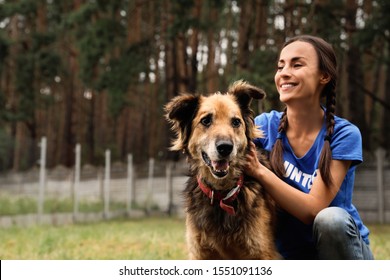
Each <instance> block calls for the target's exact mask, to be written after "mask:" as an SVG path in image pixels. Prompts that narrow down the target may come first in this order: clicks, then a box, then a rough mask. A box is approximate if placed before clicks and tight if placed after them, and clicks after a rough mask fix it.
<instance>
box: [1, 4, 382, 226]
mask: <svg viewBox="0 0 390 280" xmlns="http://www.w3.org/2000/svg"><path fill="white" fill-rule="evenodd" d="M389 10H390V1H387V0H343V1H335V0H274V1H272V0H242V1H232V0H226V1H222V0H177V1H170V0H161V1H157V0H155V1H153V0H116V1H106V0H69V1H59V0H0V191H1V193H3V195H2V196H1V197H2V198H1V197H0V198H1V199H4V201H3V202H2V203H0V205H1V204H2V205H5V204H7V203H10V202H9V201H10V198H9V196H10V194H12V195H16V194H17V195H19V197H20V196H23V197H24V196H25V195H26V193H27V194H28V195H30V197H33V201H34V202H31V203H33V204H34V206H33V209H35V208H36V207H37V206H36V204H35V203H36V200H37V199H36V197H39V198H40V199H43V200H45V199H46V200H47V198H48V197H57V198H58V197H61V199H62V198H64V197H63V196H61V195H60V194H62V189H66V193H67V194H66V196H65V198H64V199H68V200H69V205H70V206H69V207H68V208H67V207H65V206H64V208H63V207H62V206H59V205H58V204H56V203H54V204H55V206H48V205H47V204H44V206H41V207H43V208H44V209H45V207H46V208H48V209H51V210H47V211H49V212H53V211H64V212H69V211H75V212H78V211H79V209H78V206H71V205H72V204H71V203H74V201H75V200H76V201H79V200H80V201H81V200H83V197H82V196H81V197H80V195H81V194H80V191H77V187H79V186H80V182H83V181H87V180H96V182H94V183H92V184H91V185H93V187H91V188H88V187H85V186H84V187H81V189H83V190H84V192H88V191H86V190H89V193H90V194H92V193H93V194H94V195H93V197H95V196H96V197H97V198H99V199H101V200H102V201H103V202H104V201H106V200H107V199H108V201H113V200H114V197H119V198H122V200H123V198H124V197H126V198H128V199H130V200H132V201H133V202H130V204H131V205H132V204H135V200H136V198H137V197H142V198H140V199H141V201H148V203H149V204H147V205H148V206H147V208H148V209H149V210H150V209H151V208H153V205H154V203H153V201H152V200H153V199H152V200H151V199H150V197H151V195H152V194H155V195H156V194H157V190H156V188H158V187H160V188H161V193H163V194H164V195H165V197H166V199H167V202H166V203H165V202H164V204H163V205H160V206H159V205H155V206H156V207H157V208H158V207H160V208H161V207H162V208H163V209H170V210H169V211H171V210H172V207H173V206H172V205H175V204H180V202H179V201H180V199H179V198H177V200H176V202H174V201H175V198H174V197H173V198H172V193H175V194H176V193H177V192H178V191H177V190H180V189H181V188H182V187H183V180H182V179H181V177H180V179H177V182H178V183H177V187H175V184H174V183H172V181H173V182H175V179H172V176H173V177H175V176H176V175H177V176H184V175H185V172H186V171H185V170H186V168H185V160H184V159H183V157H182V156H181V155H180V154H178V153H172V152H168V147H169V143H170V139H171V137H172V134H171V132H170V131H169V127H168V124H167V123H166V121H165V119H164V117H163V115H164V112H163V106H164V104H166V103H167V102H168V100H170V99H171V98H172V97H174V96H175V95H177V94H179V93H181V92H198V93H211V92H216V91H221V92H224V91H226V90H227V88H228V85H229V84H230V83H232V82H233V81H235V80H237V79H245V80H247V81H248V82H250V83H252V84H254V85H256V86H258V87H261V88H263V89H265V91H266V92H267V99H266V100H265V101H264V102H262V103H261V104H256V103H254V104H253V106H254V108H253V109H254V110H255V112H256V114H257V113H260V112H263V111H269V110H271V109H280V108H281V104H280V103H279V101H278V94H277V92H276V89H275V86H274V81H273V77H274V73H275V70H276V61H277V56H278V51H279V49H280V47H281V45H282V44H283V43H284V42H285V40H286V39H287V38H290V37H292V36H294V35H298V34H312V35H317V36H320V37H323V38H324V39H325V40H327V41H329V42H330V43H332V45H333V47H334V49H335V51H336V53H337V56H338V61H339V69H338V71H339V83H338V88H337V110H336V113H337V115H339V116H341V117H344V118H347V119H348V120H350V121H351V122H353V123H354V124H355V125H357V126H358V127H359V129H360V131H361V133H362V136H363V146H364V151H365V161H366V163H365V164H364V165H363V166H362V167H361V171H360V173H359V172H358V175H357V176H359V177H358V179H359V180H357V194H356V200H357V202H356V203H357V204H361V208H363V210H364V209H367V213H368V214H367V215H366V216H367V217H370V219H372V220H379V221H382V222H383V221H388V220H390V205H389V204H390V175H389V176H387V173H386V170H387V169H386V168H387V167H388V161H387V151H389V149H390V121H389V120H390V68H389V65H390V63H389V62H390V17H389V16H388V14H386V13H388V11H389ZM43 142H44V145H42V143H43ZM78 145H79V146H78ZM76 146H78V147H79V149H78V152H76V150H77V149H76ZM129 158H131V160H129ZM168 163H169V164H168ZM78 165H79V167H77V166H78ZM115 170H117V171H116V173H114V172H115ZM115 174H116V175H115ZM119 174H123V175H119ZM159 174H160V175H159ZM167 174H168V175H167ZM172 174H173V175H172ZM158 176H160V177H163V178H165V179H164V180H163V181H161V182H160V183H158V184H157V183H156V182H157V181H158V180H156V179H153V180H152V179H151V178H156V177H158ZM115 178H125V180H122V183H118V187H117V190H116V191H117V192H119V194H118V195H116V196H115V195H113V194H112V195H110V196H109V197H108V198H107V197H106V196H105V194H106V195H107V194H109V193H110V192H112V191H113V189H115V187H113V183H110V182H112V180H113V179H115ZM141 178H145V180H146V181H142V182H143V183H142V182H140V181H137V180H138V179H141ZM167 178H168V179H167ZM387 178H389V179H387ZM105 180H106V181H105ZM107 180H108V181H107ZM131 182H134V183H131ZM387 182H389V183H387ZM110 186H111V190H110V189H109V188H110ZM136 186H139V189H140V190H145V189H146V190H147V192H146V194H144V195H143V196H137V189H136ZM359 187H360V189H359ZM107 188H108V190H107ZM175 188H177V190H176V189H175ZM92 189H93V190H92ZM95 189H96V190H95ZM50 190H51V194H50V195H49V193H50ZM359 191H360V192H359ZM4 193H5V194H4ZM138 193H139V192H138ZM87 196H88V197H89V195H85V199H86V197H87ZM90 196H92V195H90ZM4 197H6V198H4ZM104 197H105V198H104ZM23 199H24V198H23ZM154 200H156V201H161V200H160V199H154ZM172 201H173V202H172ZM121 202H123V203H124V205H123V207H124V208H126V207H128V206H125V205H126V203H127V204H128V203H129V202H126V201H125V200H123V201H121ZM23 203H25V204H29V203H30V202H26V201H24V202H23ZM106 203H107V202H104V203H103V204H104V205H105V206H104V205H103V204H102V205H100V206H101V207H102V208H99V209H103V207H105V208H104V209H105V210H107V209H109V208H107V207H108V206H107V205H106ZM11 204H12V203H11ZM100 206H99V207H100ZM53 208H54V209H57V210H52V209H53ZM58 209H60V210H58ZM64 209H66V210H64ZM4 211H5V212H3V215H5V214H7V213H8V214H9V213H14V212H15V211H16V210H15V211H13V210H12V211H11V210H4ZM34 211H35V210H34ZM39 211H41V212H42V211H43V212H45V210H42V209H40V210H39V206H38V212H39ZM164 211H165V210H164ZM0 212H1V211H0ZM16 212H18V211H16ZM22 212H23V211H22ZM24 212H26V210H25V211H24ZM4 213H5V214H4Z"/></svg>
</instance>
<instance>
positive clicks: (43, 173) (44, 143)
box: [38, 137, 47, 223]
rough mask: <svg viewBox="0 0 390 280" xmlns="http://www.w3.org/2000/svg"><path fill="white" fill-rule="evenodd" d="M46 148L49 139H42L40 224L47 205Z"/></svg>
mask: <svg viewBox="0 0 390 280" xmlns="http://www.w3.org/2000/svg"><path fill="white" fill-rule="evenodd" d="M46 146H47V139H46V137H42V139H41V143H40V147H41V157H40V162H39V163H40V169H39V191H38V223H42V216H43V212H44V204H45V181H46Z"/></svg>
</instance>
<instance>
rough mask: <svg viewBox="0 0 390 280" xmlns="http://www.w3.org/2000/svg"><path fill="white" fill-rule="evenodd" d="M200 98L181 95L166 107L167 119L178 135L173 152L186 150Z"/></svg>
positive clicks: (174, 141) (173, 144) (173, 143)
mask: <svg viewBox="0 0 390 280" xmlns="http://www.w3.org/2000/svg"><path fill="white" fill-rule="evenodd" d="M198 104H199V96H195V95H191V94H181V95H179V96H176V97H174V98H173V99H172V100H171V101H170V102H169V103H168V104H167V105H165V108H164V109H165V112H166V115H165V117H166V119H167V120H168V122H170V123H171V125H172V131H173V132H175V133H176V139H174V140H173V142H172V147H171V150H172V151H180V150H183V149H184V150H185V149H186V148H187V144H188V140H189V137H190V134H191V126H192V120H193V118H194V116H195V114H196V112H197V110H198Z"/></svg>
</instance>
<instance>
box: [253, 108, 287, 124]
mask: <svg viewBox="0 0 390 280" xmlns="http://www.w3.org/2000/svg"><path fill="white" fill-rule="evenodd" d="M281 116H282V112H279V111H276V110H272V111H270V112H265V113H262V114H260V115H258V116H257V117H256V118H255V123H256V124H263V125H264V124H267V123H272V122H277V123H279V120H280V117H281Z"/></svg>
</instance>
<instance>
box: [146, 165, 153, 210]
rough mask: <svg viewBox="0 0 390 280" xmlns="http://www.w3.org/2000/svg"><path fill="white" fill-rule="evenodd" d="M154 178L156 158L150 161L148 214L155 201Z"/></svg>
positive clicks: (147, 199) (147, 194) (147, 198)
mask: <svg viewBox="0 0 390 280" xmlns="http://www.w3.org/2000/svg"><path fill="white" fill-rule="evenodd" d="M153 176H154V158H150V159H149V170H148V186H147V193H146V213H148V214H149V213H150V211H151V204H152V201H153Z"/></svg>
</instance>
